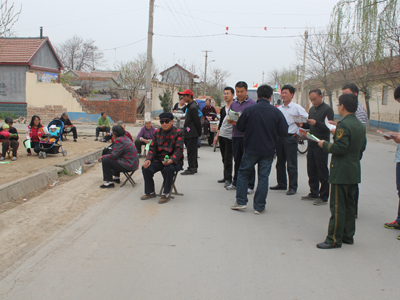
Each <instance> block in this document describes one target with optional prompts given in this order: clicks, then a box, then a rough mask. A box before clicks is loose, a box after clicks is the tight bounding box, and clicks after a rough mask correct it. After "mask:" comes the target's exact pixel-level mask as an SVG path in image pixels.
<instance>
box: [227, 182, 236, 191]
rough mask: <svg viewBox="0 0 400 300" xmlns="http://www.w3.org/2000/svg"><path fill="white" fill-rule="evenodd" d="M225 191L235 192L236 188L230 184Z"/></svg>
mask: <svg viewBox="0 0 400 300" xmlns="http://www.w3.org/2000/svg"><path fill="white" fill-rule="evenodd" d="M226 189H227V190H236V186H235V185H233V184H232V183H231V184H230V185H228V186H227V187H226Z"/></svg>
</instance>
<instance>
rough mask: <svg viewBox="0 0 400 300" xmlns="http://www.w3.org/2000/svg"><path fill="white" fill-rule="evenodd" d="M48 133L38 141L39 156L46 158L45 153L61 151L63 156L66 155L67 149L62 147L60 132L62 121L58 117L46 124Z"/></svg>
mask: <svg viewBox="0 0 400 300" xmlns="http://www.w3.org/2000/svg"><path fill="white" fill-rule="evenodd" d="M47 128H48V133H46V137H45V138H43V139H42V140H41V141H40V142H39V149H40V152H39V158H46V156H47V154H57V153H60V148H61V153H62V155H63V156H66V155H67V151H65V150H63V148H62V139H61V133H62V132H63V129H64V123H63V122H62V121H60V120H59V119H54V120H53V121H51V122H50V123H49V125H47Z"/></svg>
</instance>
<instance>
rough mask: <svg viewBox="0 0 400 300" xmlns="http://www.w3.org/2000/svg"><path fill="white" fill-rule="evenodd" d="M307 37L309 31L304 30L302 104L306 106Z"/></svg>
mask: <svg viewBox="0 0 400 300" xmlns="http://www.w3.org/2000/svg"><path fill="white" fill-rule="evenodd" d="M307 39H308V31H307V30H306V31H304V56H303V70H302V73H303V74H302V76H301V77H302V78H301V106H303V107H306V103H307V100H306V99H305V97H304V98H303V94H304V78H305V76H306V51H307Z"/></svg>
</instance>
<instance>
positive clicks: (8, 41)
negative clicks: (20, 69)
mask: <svg viewBox="0 0 400 300" xmlns="http://www.w3.org/2000/svg"><path fill="white" fill-rule="evenodd" d="M47 40H48V38H46V39H39V38H2V39H0V63H26V64H28V63H29V62H30V60H31V59H32V57H33V56H34V54H35V53H36V52H37V51H38V50H39V48H40V47H41V46H42V44H44V43H45V42H46V41H47Z"/></svg>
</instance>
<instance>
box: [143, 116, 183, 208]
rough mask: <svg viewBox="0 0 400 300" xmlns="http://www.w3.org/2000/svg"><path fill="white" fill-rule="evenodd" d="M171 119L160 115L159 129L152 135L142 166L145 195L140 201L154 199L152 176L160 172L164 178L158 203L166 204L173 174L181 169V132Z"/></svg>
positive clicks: (169, 195) (169, 194) (171, 117)
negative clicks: (162, 189)
mask: <svg viewBox="0 0 400 300" xmlns="http://www.w3.org/2000/svg"><path fill="white" fill-rule="evenodd" d="M173 118H174V116H173V115H172V114H171V113H167V112H164V113H162V114H160V124H161V129H157V130H156V132H155V133H154V136H153V140H152V141H151V144H150V150H149V153H148V154H147V157H146V160H145V162H144V163H143V166H142V173H143V179H144V193H145V194H144V195H143V196H142V197H141V198H140V199H141V200H147V199H150V198H154V197H156V193H155V192H154V180H153V176H154V174H155V173H157V172H159V171H161V173H162V175H163V177H164V191H163V195H162V196H161V198H160V200H159V201H158V203H160V204H163V203H166V202H168V201H169V200H170V197H171V188H172V182H173V179H174V174H175V172H178V171H180V170H181V169H182V167H183V132H182V131H181V130H180V129H178V128H176V127H174V126H173V125H174V123H173Z"/></svg>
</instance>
